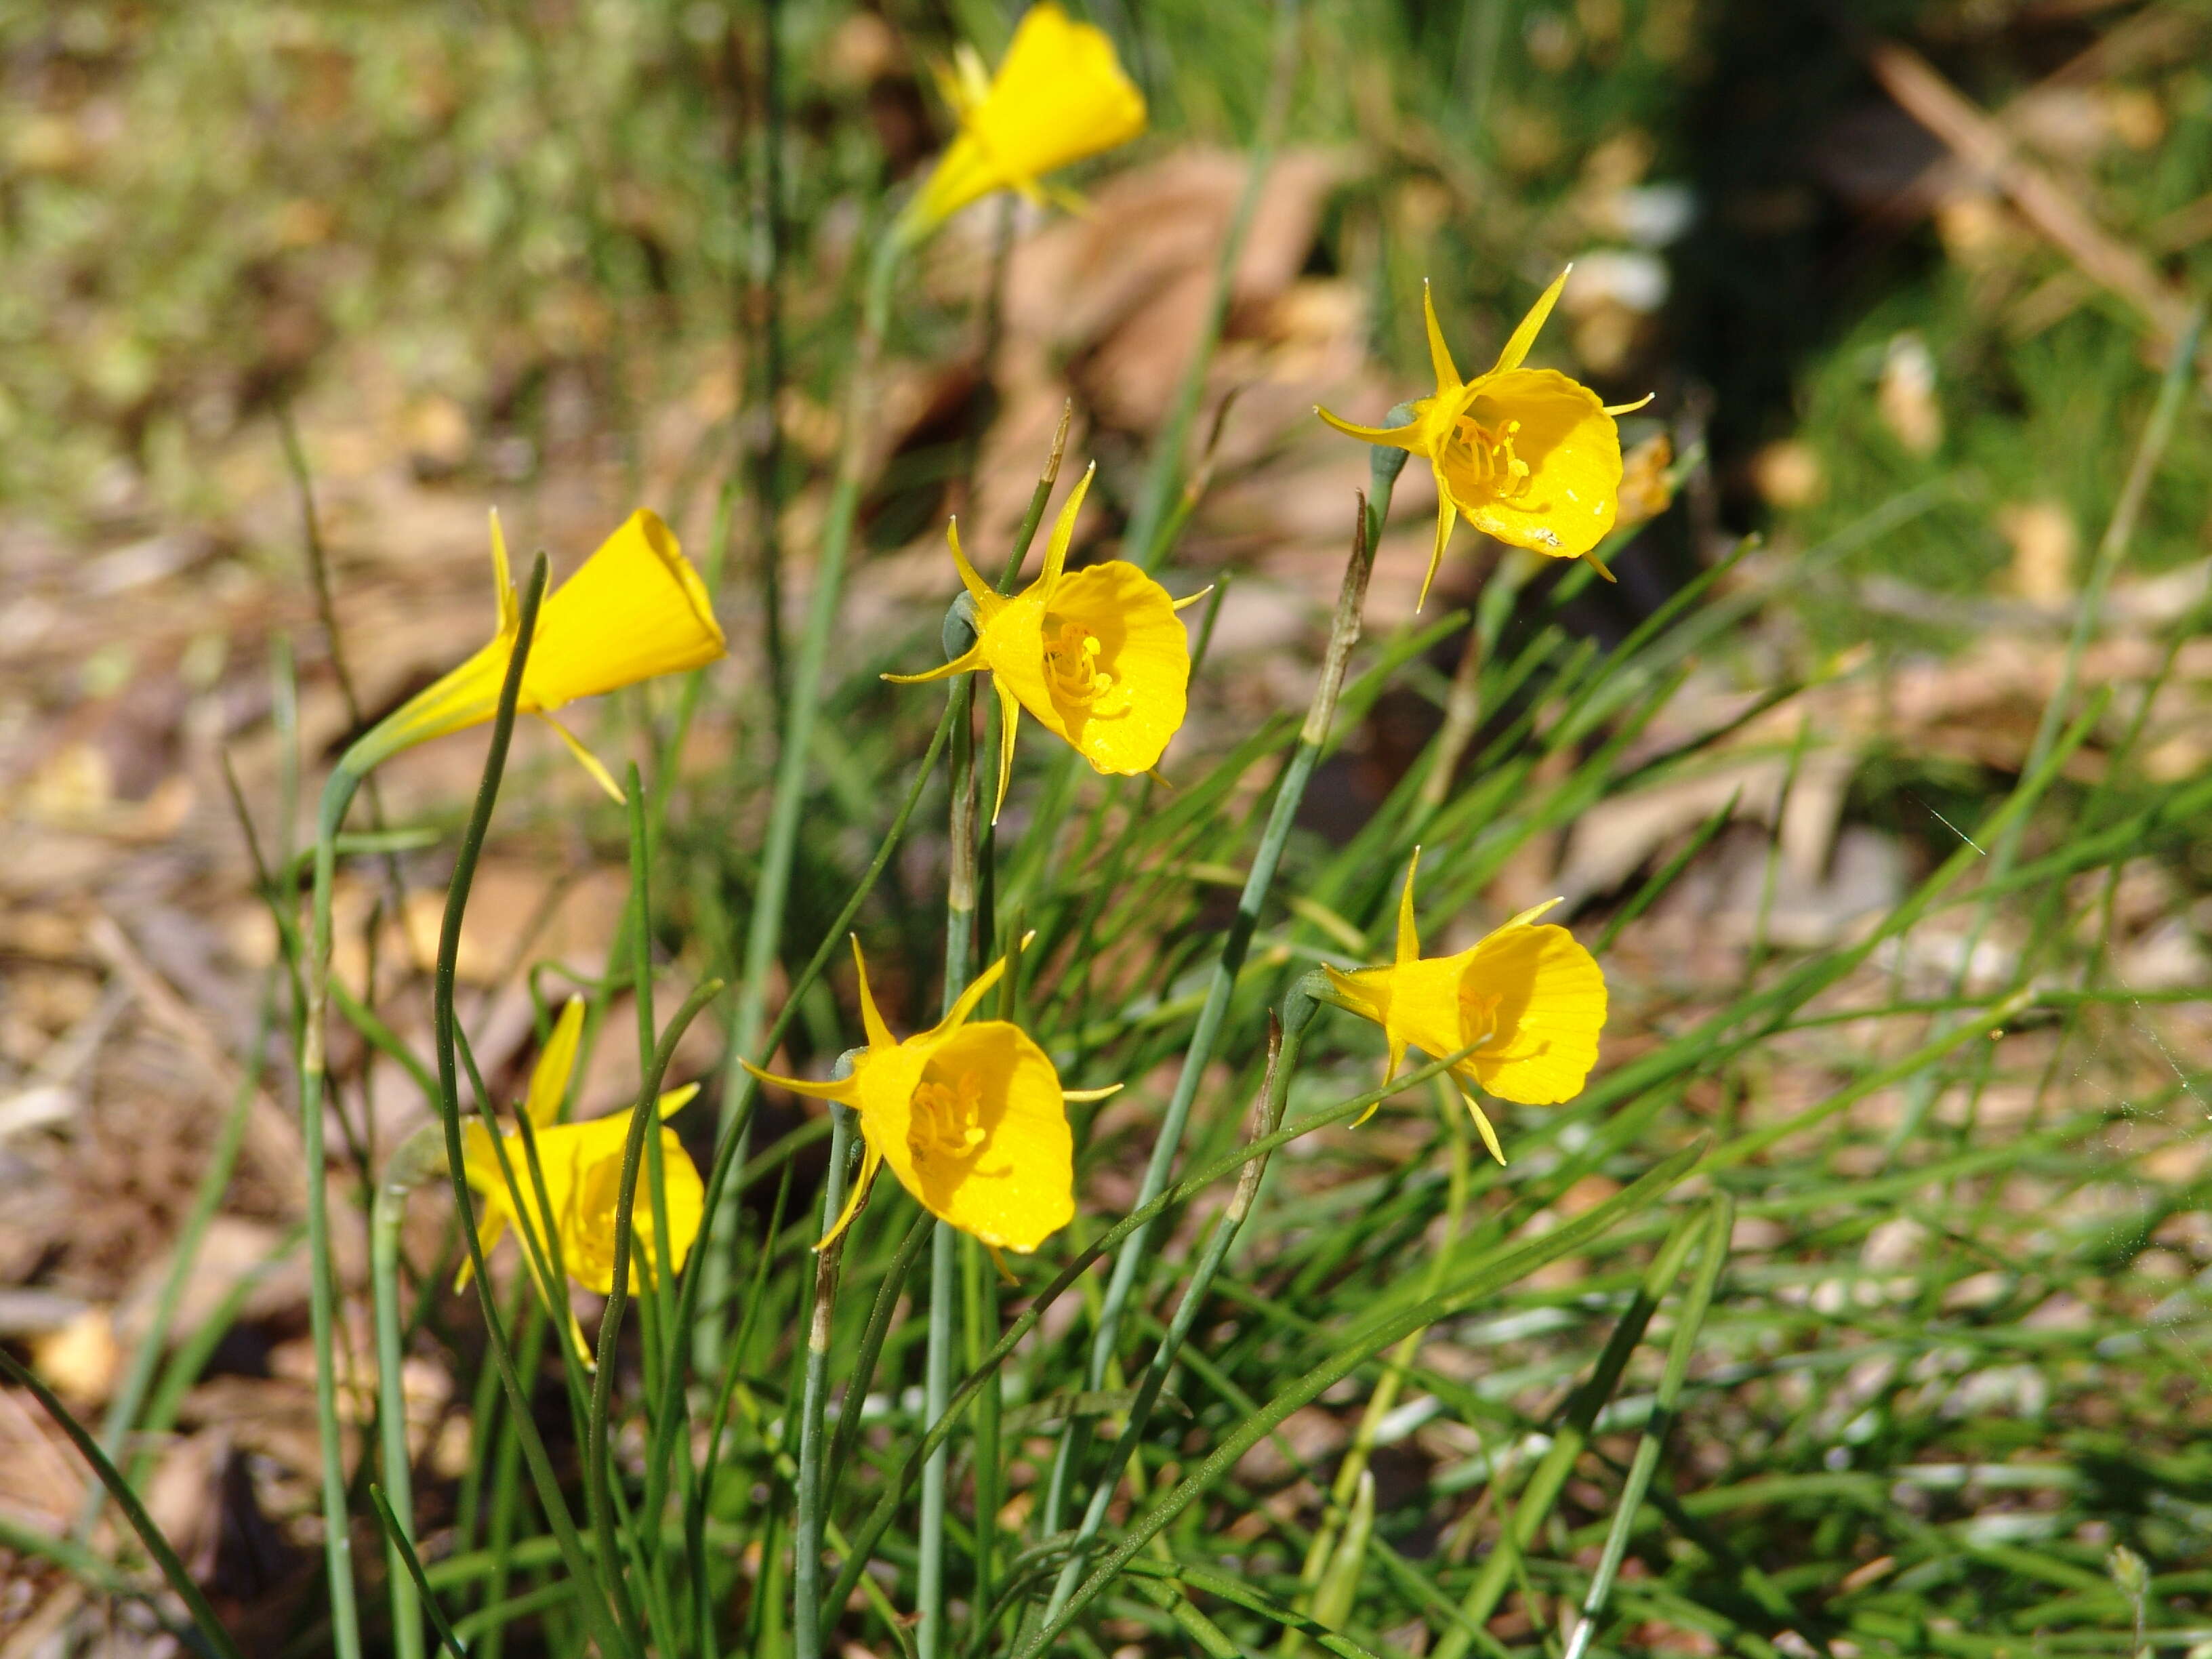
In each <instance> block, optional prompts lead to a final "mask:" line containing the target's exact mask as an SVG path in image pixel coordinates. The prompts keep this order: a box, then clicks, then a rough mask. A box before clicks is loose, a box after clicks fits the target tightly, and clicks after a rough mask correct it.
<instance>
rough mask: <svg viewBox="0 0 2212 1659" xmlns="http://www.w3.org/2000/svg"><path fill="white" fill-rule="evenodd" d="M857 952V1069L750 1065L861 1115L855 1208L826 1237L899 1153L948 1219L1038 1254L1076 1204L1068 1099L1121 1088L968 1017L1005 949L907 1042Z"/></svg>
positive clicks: (1017, 1033) (1000, 1244)
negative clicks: (1089, 1080) (1065, 1077)
mask: <svg viewBox="0 0 2212 1659" xmlns="http://www.w3.org/2000/svg"><path fill="white" fill-rule="evenodd" d="M853 960H854V963H856V964H857V965H858V966H859V968H860V1021H861V1024H862V1025H863V1026H864V1027H865V1028H866V1031H867V1036H868V1046H867V1047H866V1048H865V1049H863V1050H861V1051H860V1053H859V1054H855V1055H854V1059H853V1073H852V1075H851V1076H850V1077H846V1078H840V1079H836V1080H834V1081H831V1082H828V1083H815V1082H810V1081H808V1080H806V1079H801V1078H787V1077H775V1076H771V1075H770V1074H769V1073H766V1072H763V1071H762V1070H761V1069H760V1068H759V1067H757V1066H750V1065H748V1066H746V1067H745V1069H746V1070H747V1071H749V1072H750V1073H752V1074H753V1075H754V1076H755V1077H757V1078H758V1079H761V1081H762V1082H763V1083H773V1084H775V1085H776V1086H777V1087H779V1088H783V1089H789V1090H791V1091H793V1093H796V1094H802V1095H810V1096H811V1097H814V1098H815V1099H817V1100H835V1101H839V1102H842V1103H844V1104H845V1105H847V1106H849V1107H851V1108H852V1109H853V1110H854V1112H856V1113H858V1114H859V1115H860V1139H861V1140H862V1142H863V1152H862V1158H861V1163H860V1179H859V1180H858V1181H856V1182H854V1183H853V1191H852V1195H851V1196H850V1197H848V1199H847V1200H845V1209H844V1213H843V1214H842V1215H840V1216H839V1217H838V1218H837V1222H836V1225H835V1226H833V1227H831V1228H830V1229H829V1232H828V1233H827V1234H826V1235H825V1236H824V1237H823V1240H822V1243H821V1244H817V1246H815V1248H816V1249H822V1248H823V1247H824V1246H826V1245H828V1244H829V1243H830V1241H831V1240H833V1239H835V1238H836V1237H837V1236H838V1235H839V1234H840V1233H842V1232H843V1231H845V1229H846V1227H847V1226H848V1225H849V1224H850V1223H851V1221H852V1219H853V1218H854V1215H856V1214H858V1213H859V1212H860V1202H861V1200H863V1199H864V1198H866V1196H867V1192H868V1183H869V1182H872V1181H873V1180H874V1179H875V1176H876V1171H877V1170H878V1169H880V1168H881V1167H882V1166H883V1165H884V1164H890V1166H891V1173H892V1174H894V1175H896V1176H898V1179H899V1184H900V1185H901V1186H902V1187H904V1188H906V1189H907V1191H908V1192H909V1193H912V1194H914V1196H915V1201H916V1202H918V1203H919V1204H921V1206H922V1207H923V1208H924V1209H926V1210H927V1211H928V1212H930V1213H931V1214H932V1215H933V1216H935V1217H937V1218H938V1219H939V1220H940V1221H949V1222H951V1224H952V1225H954V1226H956V1227H957V1228H959V1229H960V1230H961V1231H963V1232H967V1233H972V1234H974V1235H975V1237H977V1238H979V1239H981V1240H982V1241H983V1243H986V1244H988V1245H990V1246H991V1247H992V1248H993V1249H1006V1250H1014V1251H1017V1252H1018V1253H1020V1254H1022V1255H1028V1254H1029V1253H1030V1251H1032V1250H1034V1249H1036V1247H1037V1246H1038V1245H1040V1244H1042V1243H1044V1241H1045V1240H1046V1239H1048V1238H1049V1237H1051V1236H1052V1235H1053V1234H1054V1233H1055V1232H1057V1231H1059V1230H1060V1228H1062V1227H1065V1226H1066V1225H1067V1224H1068V1222H1069V1221H1070V1220H1072V1219H1073V1218H1074V1215H1075V1164H1074V1141H1073V1137H1072V1136H1071V1135H1070V1134H1069V1133H1068V1127H1067V1110H1066V1102H1068V1101H1071V1100H1098V1099H1103V1097H1105V1096H1107V1095H1110V1094H1112V1093H1113V1092H1114V1089H1113V1088H1109V1089H1094V1090H1079V1091H1069V1090H1064V1089H1062V1088H1061V1087H1060V1073H1058V1072H1057V1071H1056V1070H1054V1066H1053V1063H1052V1060H1051V1057H1050V1056H1048V1054H1046V1053H1045V1051H1044V1050H1043V1049H1042V1048H1038V1047H1037V1045H1036V1043H1035V1042H1032V1041H1031V1040H1030V1036H1029V1035H1028V1034H1027V1033H1026V1032H1024V1030H1022V1029H1021V1027H1019V1026H1018V1025H1014V1024H1010V1023H1008V1022H1007V1021H1006V1020H1003V1019H987V1020H978V1021H975V1023H973V1024H970V1023H969V1015H971V1014H972V1013H974V1012H975V1006H976V1004H978V1003H979V1002H981V1000H983V997H984V995H985V994H986V993H987V992H988V991H989V990H990V988H991V987H993V986H994V985H996V984H997V983H998V982H999V976H1000V975H1001V974H1003V973H1005V972H1006V959H1005V958H1004V957H1001V958H1000V960H999V961H997V962H995V963H993V964H992V965H991V967H990V969H988V971H987V972H986V973H984V974H983V975H981V977H980V978H979V979H977V980H976V981H975V983H974V984H973V985H970V986H969V987H968V988H967V989H966V990H965V991H963V992H962V993H961V994H960V999H959V1000H958V1001H957V1002H956V1003H955V1004H954V1005H953V1006H952V1012H950V1013H948V1014H947V1015H945V1018H943V1019H941V1020H939V1022H938V1023H937V1024H935V1025H933V1026H932V1027H931V1028H930V1029H929V1030H927V1031H924V1032H922V1033H921V1034H920V1035H919V1036H910V1037H908V1038H907V1039H906V1041H905V1042H898V1041H896V1039H894V1038H893V1037H892V1036H891V1034H890V1027H889V1026H887V1025H885V1024H884V1018H883V1016H882V1015H881V1014H880V1013H878V1012H877V1011H876V1000H875V997H874V995H873V994H872V992H871V991H870V990H869V988H868V964H867V962H866V959H865V958H864V957H862V956H861V955H860V939H859V938H858V937H857V936H855V938H854V940H853ZM1120 1086H1121V1085H1119V1084H1116V1085H1114V1088H1119V1087H1120Z"/></svg>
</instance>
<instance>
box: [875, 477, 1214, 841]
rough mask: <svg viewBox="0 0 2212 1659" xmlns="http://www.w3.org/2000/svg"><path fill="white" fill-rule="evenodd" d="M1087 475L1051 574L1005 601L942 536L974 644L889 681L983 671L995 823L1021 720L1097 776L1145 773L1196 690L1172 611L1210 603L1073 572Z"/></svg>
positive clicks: (1119, 576) (1121, 578)
mask: <svg viewBox="0 0 2212 1659" xmlns="http://www.w3.org/2000/svg"><path fill="white" fill-rule="evenodd" d="M1096 471H1097V467H1095V466H1094V467H1092V468H1091V470H1090V471H1086V472H1085V473H1084V475H1083V479H1082V482H1081V483H1078V484H1077V485H1076V486H1075V492H1074V494H1073V495H1070V496H1069V497H1068V501H1067V505H1066V507H1063V508H1061V509H1060V519H1059V521H1058V522H1057V523H1055V524H1054V526H1053V531H1052V541H1051V543H1050V544H1049V545H1048V547H1047V548H1046V549H1045V556H1044V571H1043V574H1042V575H1040V576H1039V577H1038V578H1037V579H1036V581H1035V582H1033V583H1031V584H1030V586H1028V587H1027V588H1025V589H1024V590H1023V591H1022V592H1019V593H1017V594H1015V595H1014V596H1013V597H1012V598H1011V599H1009V598H1007V597H1006V595H1004V594H1002V593H1000V592H997V591H996V590H995V589H994V588H993V587H992V586H991V585H990V583H988V582H987V581H985V580H983V579H982V577H981V576H980V575H978V574H976V572H975V566H974V565H972V564H970V563H969V562H968V556H967V555H966V554H965V553H964V552H963V551H962V550H961V547H960V526H959V524H958V523H957V521H955V522H954V523H953V524H952V525H951V526H949V528H948V529H947V531H946V532H945V533H946V539H947V540H948V541H949V542H950V543H951V546H952V562H953V566H954V568H957V570H958V571H959V573H960V580H961V583H962V585H963V586H965V587H966V588H967V590H968V593H969V597H970V598H971V599H974V600H975V620H976V624H977V626H976V638H975V645H974V646H973V647H970V648H969V650H968V651H967V652H966V653H963V655H961V656H958V657H956V658H955V659H953V660H952V661H951V662H949V663H946V664H945V665H944V666H943V667H941V668H933V669H931V670H930V671H928V672H927V673H926V674H886V675H884V678H885V679H887V680H894V681H896V682H897V683H898V684H901V685H917V684H921V682H923V681H925V680H941V679H944V678H946V677H947V676H949V675H953V674H966V673H972V672H975V671H977V670H981V671H987V672H988V673H989V675H990V676H991V683H992V684H993V686H994V688H995V689H996V690H997V691H998V694H999V704H1000V716H1001V718H1000V721H999V732H1000V741H999V793H998V799H997V800H996V802H995V803H994V805H993V806H992V808H991V822H992V823H997V822H998V821H999V811H1000V808H1001V807H1003V806H1005V805H1006V781H1007V780H1008V779H1009V778H1010V777H1012V775H1013V768H1014V729H1015V727H1016V726H1017V725H1018V723H1019V718H1020V711H1021V710H1022V709H1024V708H1025V709H1027V710H1028V711H1029V712H1030V715H1031V716H1032V717H1033V718H1034V719H1035V720H1036V721H1037V723H1038V724H1039V725H1041V726H1043V727H1044V728H1045V729H1046V730H1047V731H1048V732H1051V733H1052V734H1053V735H1054V737H1057V738H1061V739H1063V740H1064V741H1065V742H1066V743H1067V744H1069V745H1070V746H1071V747H1073V749H1074V750H1075V751H1076V752H1077V753H1078V754H1079V755H1081V756H1082V757H1083V758H1084V759H1085V760H1087V761H1089V762H1090V763H1091V766H1092V767H1093V768H1094V769H1097V771H1100V772H1102V773H1121V774H1123V775H1128V774H1133V773H1137V772H1149V771H1150V770H1152V768H1153V767H1155V766H1157V765H1158V763H1159V759H1160V757H1161V756H1162V755H1163V754H1164V753H1166V752H1167V746H1168V740H1169V739H1170V738H1173V737H1174V736H1175V734H1176V729H1177V728H1178V727H1180V726H1182V717H1183V712H1184V707H1185V703H1184V699H1185V694H1186V693H1187V691H1188V689H1189V684H1190V637H1189V635H1188V634H1187V633H1185V632H1184V629H1183V625H1182V620H1181V618H1179V617H1177V616H1176V611H1180V610H1182V608H1183V607H1184V606H1185V605H1194V604H1195V603H1197V601H1198V600H1200V599H1202V598H1204V597H1205V592H1203V591H1201V592H1197V593H1194V594H1192V595H1191V596H1190V597H1189V598H1188V599H1170V598H1169V597H1168V591H1167V589H1165V588H1164V587H1162V586H1160V585H1159V584H1158V582H1156V581H1154V580H1152V578H1151V577H1150V576H1148V575H1146V574H1145V573H1144V572H1143V571H1142V570H1139V568H1137V567H1136V566H1135V565H1133V564H1131V563H1129V562H1127V560H1125V559H1109V560H1107V561H1106V562H1103V563H1102V564H1093V565H1086V566H1085V567H1084V568H1082V569H1080V570H1073V571H1071V570H1069V569H1068V568H1066V565H1067V544H1068V541H1069V538H1071V537H1073V535H1074V533H1075V515H1076V514H1077V513H1079V512H1080V511H1082V508H1083V497H1084V495H1085V492H1086V491H1087V490H1089V489H1090V488H1091V474H1092V473H1093V472H1096Z"/></svg>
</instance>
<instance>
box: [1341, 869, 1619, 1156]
mask: <svg viewBox="0 0 2212 1659" xmlns="http://www.w3.org/2000/svg"><path fill="white" fill-rule="evenodd" d="M1420 862H1421V854H1420V849H1419V848H1414V850H1413V863H1412V864H1411V865H1409V866H1407V870H1406V890H1405V893H1404V894H1403V896H1401V897H1400V899H1399V901H1398V957H1397V960H1396V961H1395V962H1394V963H1391V964H1390V965H1389V967H1387V968H1361V969H1356V970H1354V971H1353V972H1352V973H1348V974H1347V973H1343V972H1340V971H1339V970H1338V969H1334V968H1327V969H1324V971H1325V972H1326V973H1327V974H1328V979H1329V983H1330V984H1331V985H1332V986H1333V987H1335V990H1336V992H1337V994H1338V995H1339V996H1340V997H1342V998H1343V999H1344V1001H1345V1003H1346V1005H1347V1006H1350V1007H1351V1008H1352V1009H1353V1010H1354V1011H1355V1012H1358V1013H1360V1014H1363V1015H1364V1016H1365V1017H1366V1018H1369V1019H1371V1020H1373V1021H1374V1022H1375V1023H1376V1024H1377V1025H1380V1026H1381V1027H1382V1028H1383V1036H1385V1038H1386V1039H1388V1041H1389V1045H1390V1057H1389V1060H1388V1061H1386V1062H1385V1064H1384V1066H1383V1082H1385V1083H1386V1084H1387V1083H1388V1082H1389V1080H1390V1079H1392V1078H1394V1077H1395V1076H1396V1075H1397V1074H1398V1068H1399V1067H1400V1066H1403V1065H1404V1064H1405V1063H1406V1050H1407V1048H1408V1047H1411V1048H1419V1050H1421V1052H1422V1053H1424V1054H1427V1055H1429V1056H1430V1057H1431V1058H1432V1059H1438V1060H1441V1059H1442V1058H1443V1057H1444V1056H1445V1055H1447V1054H1457V1053H1458V1052H1459V1051H1460V1050H1461V1049H1462V1048H1467V1047H1468V1045H1469V1044H1475V1045H1478V1046H1477V1047H1476V1048H1475V1049H1474V1053H1473V1054H1469V1055H1468V1057H1467V1058H1466V1059H1465V1060H1462V1061H1461V1062H1460V1063H1459V1064H1458V1065H1456V1066H1453V1067H1452V1076H1453V1078H1454V1079H1455V1080H1457V1082H1458V1083H1459V1085H1460V1097H1461V1098H1462V1100H1464V1101H1466V1102H1467V1109H1468V1111H1470V1112H1472V1113H1474V1123H1475V1127H1476V1128H1477V1129H1478V1130H1480V1132H1481V1134H1482V1141H1483V1145H1484V1146H1487V1147H1489V1149H1490V1155H1491V1156H1492V1158H1496V1159H1497V1160H1498V1162H1499V1163H1500V1164H1503V1163H1504V1162H1505V1154H1504V1151H1503V1150H1502V1149H1501V1148H1500V1147H1499V1146H1498V1132H1497V1131H1496V1130H1495V1129H1493V1128H1492V1127H1491V1125H1490V1120H1489V1119H1488V1118H1487V1117H1485V1116H1484V1115H1483V1112H1482V1108H1481V1107H1480V1106H1478V1105H1476V1104H1475V1102H1474V1096H1472V1095H1471V1094H1469V1093H1468V1087H1469V1085H1480V1086H1481V1087H1482V1088H1484V1089H1486V1090H1488V1091H1490V1092H1491V1093H1492V1094H1493V1095H1496V1096H1498V1097H1499V1098H1500V1099H1502V1100H1512V1101H1518V1102H1519V1103H1521V1104H1522V1105H1524V1106H1552V1105H1557V1104H1558V1103H1559V1102H1561V1101H1564V1100H1571V1099H1572V1098H1573V1097H1575V1096H1576V1095H1577V1093H1579V1092H1580V1091H1581V1090H1582V1086H1583V1079H1585V1078H1587V1077H1588V1076H1589V1070H1590V1067H1591V1066H1595V1064H1596V1063H1597V1037H1598V1032H1599V1031H1600V1030H1602V1029H1603V1028H1604V1025H1605V975H1604V974H1603V973H1602V972H1601V971H1600V969H1599V968H1598V965H1597V962H1596V960H1595V958H1594V957H1592V956H1591V955H1590V953H1589V951H1585V950H1584V949H1583V947H1582V946H1581V945H1578V944H1577V943H1576V942H1575V937H1574V935H1573V934H1571V933H1569V932H1568V931H1567V930H1566V929H1565V928H1564V927H1553V926H1550V925H1545V926H1541V927H1540V926H1538V925H1537V922H1536V919H1537V918H1538V917H1539V916H1541V915H1543V914H1544V912H1545V911H1547V910H1548V909H1550V908H1552V906H1553V905H1554V904H1557V903H1558V902H1559V900H1557V899H1552V900H1550V901H1548V902H1546V903H1543V904H1539V905H1537V906H1536V907H1535V908H1533V909H1528V910H1523V911H1522V913H1521V914H1520V915H1517V916H1516V917H1514V918H1513V919H1512V920H1511V921H1509V922H1507V923H1506V924H1505V925H1504V927H1500V928H1498V929H1497V930H1496V931H1495V932H1494V933H1491V934H1490V935H1489V936H1488V937H1487V938H1486V939H1482V940H1481V941H1480V943H1479V944H1475V945H1469V946H1468V948H1467V949H1466V950H1464V951H1461V952H1459V954H1458V955H1456V956H1449V957H1427V958H1424V957H1422V955H1421V940H1420V935H1419V933H1418V931H1417V930H1416V929H1415V927H1414V923H1413V873H1414V872H1415V871H1416V870H1418V869H1419V867H1420ZM1368 1111H1369V1113H1370V1115H1372V1113H1373V1111H1374V1108H1372V1107H1370V1108H1369V1109H1368ZM1361 1121H1365V1120H1364V1119H1362V1120H1361Z"/></svg>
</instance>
